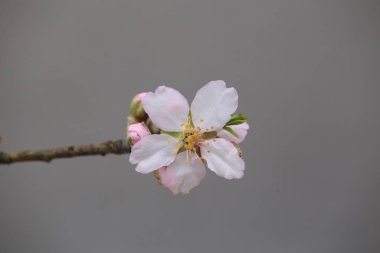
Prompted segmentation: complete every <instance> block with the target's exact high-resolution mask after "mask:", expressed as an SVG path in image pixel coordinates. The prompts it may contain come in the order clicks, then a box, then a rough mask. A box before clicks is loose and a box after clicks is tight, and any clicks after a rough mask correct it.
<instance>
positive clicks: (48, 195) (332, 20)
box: [0, 0, 380, 253]
mask: <svg viewBox="0 0 380 253" xmlns="http://www.w3.org/2000/svg"><path fill="white" fill-rule="evenodd" d="M379 24H380V2H379V1H375V0H374V1H368V0H363V1H349V0H346V1H343V0H342V1H338V0H335V1H330V0H329V1H328V0H326V1H316V0H315V1H312V0H306V1H305V0H290V1H284V0H259V1H249V0H246V1H242V0H235V1H227V0H226V1H208V0H206V1H205V0H202V1H201V0H199V1H194V0H192V1H186V0H182V1H180V0H177V1H174V0H163V1H162V0H160V1H158V0H154V1H153V0H152V1H142V0H136V1H126V0H107V1H101V0H93V1H91V0H66V1H60V0H23V1H15V0H1V2H0V87H1V90H0V134H1V135H2V136H3V138H4V141H3V144H1V147H0V148H1V149H3V150H8V151H10V150H20V149H25V148H43V147H55V146H61V145H69V144H82V143H83V144H84V143H91V142H101V141H105V140H108V139H118V138H122V137H123V135H124V133H123V131H124V127H125V124H126V120H125V118H126V116H127V113H128V107H129V102H130V100H131V98H132V97H133V95H134V94H136V93H138V92H140V91H148V90H153V89H154V88H155V87H156V86H157V85H159V84H170V85H172V86H173V87H175V88H177V89H179V90H180V91H181V92H183V93H184V94H185V95H186V96H187V97H188V98H189V100H191V99H192V98H193V96H194V94H195V92H196V91H197V90H198V88H200V87H201V86H202V85H204V84H205V83H207V82H208V81H210V80H215V79H224V80H226V81H227V82H228V83H229V84H230V85H233V86H235V87H236V88H237V90H238V92H239V95H240V103H239V112H242V113H249V115H250V123H251V126H252V130H251V131H250V133H249V135H248V138H247V139H246V141H245V143H244V144H243V145H242V148H243V151H244V157H245V160H246V164H247V167H246V174H245V176H244V178H243V179H241V180H232V181H228V180H225V179H222V178H219V177H217V176H216V175H215V174H213V173H212V172H208V174H207V177H206V179H205V180H204V181H203V182H202V183H201V185H200V186H199V187H198V188H196V189H194V190H193V192H192V193H191V194H190V195H187V196H175V197H173V196H172V195H171V193H170V192H169V191H168V190H166V189H164V188H162V187H160V186H158V185H157V184H156V182H155V181H154V178H153V176H152V175H141V174H138V173H136V172H135V171H134V167H133V166H131V165H130V164H129V163H128V155H126V156H122V157H118V156H107V157H105V158H101V157H91V158H77V159H71V160H59V161H54V162H52V163H51V164H42V163H25V164H16V165H12V166H1V167H0V252H1V253H16V252H36V253H45V252H46V253H47V252H70V253H71V252H73V253H75V252H78V253H82V252H110V253H113V252H175V253H178V252H260V253H266V252H289V253H294V252H302V253H303V252H342V253H343V252H344V253H350V252H352V253H354V252H355V253H356V252H379V251H380V217H379V213H380V203H379V190H380V184H379V183H380V170H379V168H380V154H379V150H380V138H379V137H380V133H379V129H380V116H379V113H380V112H379V111H380V102H379V95H380V85H379V80H380V71H379V67H380V30H379Z"/></svg>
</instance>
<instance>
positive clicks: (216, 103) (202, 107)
mask: <svg viewBox="0 0 380 253" xmlns="http://www.w3.org/2000/svg"><path fill="white" fill-rule="evenodd" d="M237 106H238V94H237V92H236V90H235V88H226V83H225V82H224V81H220V80H219V81H211V82H209V83H208V84H206V85H205V86H203V87H202V88H201V89H200V90H199V91H198V92H197V94H196V95H195V98H194V100H193V102H192V103H191V115H192V118H193V123H194V125H195V126H196V127H198V126H199V127H200V128H201V129H202V130H203V131H207V129H208V130H209V131H216V130H219V129H221V128H223V127H224V125H225V124H226V123H227V121H228V120H229V119H230V116H231V114H232V113H234V112H235V111H236V109H237Z"/></svg>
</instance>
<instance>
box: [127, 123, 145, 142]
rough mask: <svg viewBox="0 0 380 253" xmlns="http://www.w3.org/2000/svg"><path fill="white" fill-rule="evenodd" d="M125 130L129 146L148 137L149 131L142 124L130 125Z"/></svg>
mask: <svg viewBox="0 0 380 253" xmlns="http://www.w3.org/2000/svg"><path fill="white" fill-rule="evenodd" d="M126 130H127V139H128V142H129V143H130V144H131V145H134V144H136V143H137V142H139V141H140V140H141V139H142V138H144V137H145V136H147V135H150V131H149V129H148V128H147V127H146V126H145V124H144V123H137V124H131V125H129V126H128V128H127V129H126Z"/></svg>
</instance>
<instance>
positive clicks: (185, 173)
mask: <svg viewBox="0 0 380 253" xmlns="http://www.w3.org/2000/svg"><path fill="white" fill-rule="evenodd" d="M186 159H187V155H186V152H182V153H180V154H178V155H177V157H176V159H175V161H174V162H173V163H172V164H170V165H169V166H168V167H167V168H162V169H160V178H161V182H162V184H163V185H164V186H166V187H167V188H169V189H170V190H171V191H172V193H173V194H177V193H179V192H181V193H184V194H187V193H189V192H190V190H191V189H193V188H194V187H196V186H198V185H199V183H200V182H201V180H202V179H203V178H204V177H205V175H206V169H205V166H204V164H203V162H202V161H201V160H200V159H199V158H198V157H197V156H193V157H192V158H189V160H190V162H189V163H186Z"/></svg>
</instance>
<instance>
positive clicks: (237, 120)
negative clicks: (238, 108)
mask: <svg viewBox="0 0 380 253" xmlns="http://www.w3.org/2000/svg"><path fill="white" fill-rule="evenodd" d="M247 119H248V116H247V115H246V114H240V113H238V114H235V115H232V116H231V118H230V120H229V121H228V122H227V124H226V126H233V125H240V124H243V123H244V122H246V121H247Z"/></svg>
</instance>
